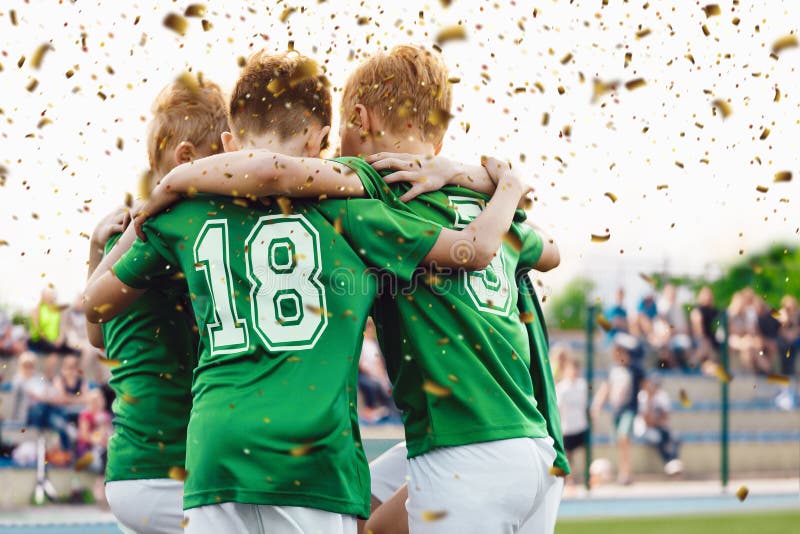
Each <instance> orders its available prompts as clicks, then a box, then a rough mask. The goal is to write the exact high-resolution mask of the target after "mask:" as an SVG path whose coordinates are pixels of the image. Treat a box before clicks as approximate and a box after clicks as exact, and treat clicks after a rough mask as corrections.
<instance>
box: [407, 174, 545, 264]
mask: <svg viewBox="0 0 800 534" xmlns="http://www.w3.org/2000/svg"><path fill="white" fill-rule="evenodd" d="M486 168H487V169H488V170H489V172H490V173H491V174H492V175H493V176H495V177H496V178H497V179H498V184H497V189H496V191H495V193H494V195H493V196H492V198H491V200H490V201H489V203H488V204H487V205H486V208H485V209H484V210H483V211H482V212H481V214H480V215H479V216H478V217H476V218H475V220H473V221H472V222H471V223H470V224H469V226H467V227H466V228H464V229H463V230H451V229H448V228H445V229H443V230H442V232H441V233H440V234H439V238H438V239H437V240H436V243H435V244H434V245H433V248H431V250H430V252H428V255H427V256H425V258H424V259H423V262H424V263H425V264H429V265H434V266H440V267H451V268H463V269H468V270H480V269H485V268H486V266H487V265H489V263H490V262H491V261H492V258H494V255H495V254H496V253H497V250H498V249H499V248H500V246H501V245H502V244H503V239H504V237H505V235H506V234H507V233H508V229H509V228H510V227H511V223H512V221H513V220H514V212H515V211H516V207H517V204H518V203H519V201H520V198H522V197H524V196H525V194H526V193H527V192H528V190H529V189H528V187H527V186H525V185H523V183H522V181H521V179H520V177H519V176H518V175H517V174H516V173H514V172H512V171H511V168H510V167H509V166H508V164H506V163H503V162H501V161H499V160H496V159H493V158H488V159H487V160H486Z"/></svg>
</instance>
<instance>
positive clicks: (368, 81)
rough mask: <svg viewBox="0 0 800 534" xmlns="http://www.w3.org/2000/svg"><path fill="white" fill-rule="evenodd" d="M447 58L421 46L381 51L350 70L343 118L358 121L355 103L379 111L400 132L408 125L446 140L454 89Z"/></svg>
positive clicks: (431, 137)
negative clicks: (445, 61)
mask: <svg viewBox="0 0 800 534" xmlns="http://www.w3.org/2000/svg"><path fill="white" fill-rule="evenodd" d="M447 76H448V75H447V65H445V63H444V60H443V59H442V56H441V55H440V54H439V53H434V52H431V51H429V50H426V49H424V48H422V47H421V46H416V45H398V46H395V47H394V48H392V50H391V51H390V52H389V53H388V54H387V53H385V52H378V53H376V54H374V55H372V56H370V57H369V58H367V59H366V60H365V61H363V62H362V63H361V64H360V65H359V66H358V67H356V70H355V71H353V73H352V74H350V77H349V78H348V79H347V83H345V86H344V92H343V94H342V120H346V121H348V122H350V123H353V122H354V121H355V120H356V117H355V107H356V104H362V105H363V106H365V107H367V108H368V109H370V110H373V111H376V112H377V113H378V114H379V115H380V117H381V118H382V119H383V120H384V122H385V123H386V127H387V128H388V129H390V130H391V131H392V133H395V134H405V133H407V132H408V131H409V128H417V129H418V130H420V131H421V133H422V135H423V139H424V140H425V141H428V142H432V143H434V144H439V143H441V141H442V139H443V138H444V134H445V132H446V131H447V123H448V121H449V119H450V106H451V103H452V91H451V87H450V84H449V83H448V81H447Z"/></svg>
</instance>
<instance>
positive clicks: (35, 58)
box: [31, 44, 53, 69]
mask: <svg viewBox="0 0 800 534" xmlns="http://www.w3.org/2000/svg"><path fill="white" fill-rule="evenodd" d="M50 50H53V47H52V46H51V45H50V44H42V45H39V47H38V48H37V49H36V51H35V52H34V53H33V55H32V56H31V67H33V68H34V69H39V68H40V67H41V66H42V60H44V55H45V54H46V53H47V52H48V51H50Z"/></svg>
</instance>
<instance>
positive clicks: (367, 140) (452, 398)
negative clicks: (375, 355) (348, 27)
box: [145, 47, 568, 531]
mask: <svg viewBox="0 0 800 534" xmlns="http://www.w3.org/2000/svg"><path fill="white" fill-rule="evenodd" d="M387 80H388V81H387ZM446 80H447V72H446V69H445V68H444V66H443V64H442V63H441V62H440V61H439V60H438V58H437V57H436V56H433V55H431V54H429V53H426V52H424V51H421V50H420V49H419V48H416V47H396V48H395V49H394V50H392V52H391V53H390V54H388V55H386V54H384V55H378V56H376V57H375V59H373V60H371V61H370V62H368V63H367V64H365V65H362V66H361V67H359V69H358V70H357V71H356V73H355V74H353V76H351V79H350V81H349V82H348V86H347V90H346V91H345V95H344V103H343V109H344V116H345V118H346V119H348V120H347V121H346V122H344V124H343V128H342V130H341V132H340V133H341V134H342V152H343V153H344V154H353V155H355V154H361V153H367V154H368V153H371V152H377V151H382V150H383V151H385V150H395V151H398V150H399V151H407V152H414V153H416V154H420V155H422V156H418V155H415V156H412V157H411V158H410V159H409V158H405V156H402V155H392V154H388V155H383V156H381V155H379V156H378V160H380V162H381V163H382V164H383V165H381V163H377V164H376V165H377V166H378V167H382V168H389V167H395V168H401V169H404V170H403V171H402V172H399V173H396V174H395V175H393V176H391V177H389V178H387V182H392V183H394V182H396V181H399V180H408V181H411V182H412V183H413V184H414V185H412V186H411V188H410V189H408V188H404V189H402V190H399V189H397V188H396V186H393V188H392V189H389V188H387V187H386V186H385V184H384V183H383V182H382V181H381V180H380V177H378V176H377V174H375V172H374V171H373V169H371V168H370V167H369V166H368V165H367V164H366V163H365V162H364V161H363V160H359V159H357V158H342V159H340V160H339V162H340V164H339V166H336V165H330V164H327V163H319V162H311V161H306V162H305V163H304V164H305V168H306V169H307V171H306V172H307V174H308V176H309V182H308V184H307V186H308V187H314V185H313V184H315V183H322V182H323V181H324V180H328V179H333V178H334V177H335V174H336V173H338V174H340V175H341V174H345V171H346V169H343V168H342V167H341V165H342V164H344V165H348V166H352V167H353V169H354V170H356V171H357V172H358V173H359V175H360V176H361V178H362V180H364V184H365V186H366V184H367V183H372V184H373V187H372V188H371V189H370V191H368V194H370V195H371V196H377V197H380V198H383V199H384V200H385V201H386V202H387V203H390V204H392V205H395V206H396V207H399V206H397V197H396V196H395V193H396V194H397V195H400V194H401V193H402V197H401V199H402V200H408V199H410V198H412V197H413V196H415V195H418V194H420V193H421V192H424V191H428V190H431V189H436V188H437V186H436V185H435V184H437V183H438V184H441V183H443V182H441V176H440V174H441V173H437V172H432V169H430V165H426V166H425V169H424V170H423V169H420V166H421V164H420V163H419V160H424V159H426V158H429V157H431V156H432V155H433V154H434V153H436V152H438V150H439V148H440V146H441V142H442V139H443V135H444V128H443V127H442V125H441V121H433V120H430V117H436V116H441V115H446V114H447V113H448V112H449V107H450V91H449V87H448V86H447V84H446ZM362 102H364V103H362ZM404 158H405V159H404ZM415 160H417V161H415ZM438 163H439V167H442V166H443V165H442V163H447V164H448V166H447V169H448V172H446V173H444V174H446V175H448V176H451V175H452V174H454V173H455V175H456V176H457V177H458V178H459V179H460V180H461V182H462V183H464V184H465V185H468V186H469V187H470V188H471V189H475V190H477V191H481V190H486V191H491V190H492V189H493V188H494V182H493V181H491V180H489V177H488V176H487V175H486V171H485V170H483V169H480V168H479V169H478V170H477V171H476V170H475V169H474V168H469V167H465V166H463V165H459V166H455V167H451V166H449V162H442V161H438ZM389 164H391V165H389ZM296 165H298V164H297V162H292V161H289V160H286V159H285V158H281V157H280V156H274V155H270V154H268V153H259V152H257V151H249V152H248V153H247V154H246V155H245V154H225V155H221V156H219V157H215V158H208V159H206V160H203V161H200V162H196V163H195V164H193V165H192V166H183V167H181V168H178V169H176V170H175V171H174V172H173V173H172V174H171V175H170V176H168V177H167V178H166V179H165V181H164V182H163V183H162V184H161V185H160V186H159V190H158V194H157V195H154V201H153V203H152V204H151V205H150V206H147V207H145V209H146V210H147V209H150V210H152V211H154V212H155V211H158V210H159V209H162V208H163V207H164V206H166V205H169V203H171V202H173V201H174V199H175V198H176V197H177V196H178V195H179V194H180V193H181V192H187V191H192V190H195V189H197V190H200V191H204V192H214V193H217V194H234V195H235V194H238V195H244V196H249V195H258V194H261V192H263V188H264V187H265V184H270V183H271V182H272V181H275V180H281V176H282V174H283V169H285V168H290V167H291V166H296ZM298 168H302V167H298ZM406 169H411V170H406ZM493 170H496V171H497V172H498V173H502V172H508V169H507V168H506V169H503V168H498V167H497V165H496V164H495V165H494V167H493ZM213 176H225V177H226V178H225V179H215V178H213ZM286 193H287V194H296V193H297V192H296V191H292V190H290V189H286ZM447 193H448V194H447V195H445V194H442V193H439V194H432V195H430V196H423V197H421V198H420V199H419V200H418V201H416V202H411V203H409V204H408V206H407V208H406V209H410V210H411V211H413V212H414V213H417V214H420V215H422V216H423V217H425V218H426V219H429V220H432V221H435V222H436V223H437V224H443V225H451V226H453V227H456V228H458V227H461V226H464V225H467V224H468V223H469V221H471V220H472V219H473V218H474V217H475V216H476V215H477V214H478V213H480V211H481V208H482V205H483V204H484V203H485V197H481V196H480V195H476V194H475V193H473V192H471V191H466V190H464V189H455V190H449V191H447ZM351 194H356V192H355V191H352V190H351ZM498 248H499V247H494V248H493V249H492V256H493V257H492V259H491V261H492V265H491V266H490V267H489V268H488V269H486V270H485V271H482V272H481V273H474V274H466V273H460V274H455V275H451V276H444V275H443V274H441V273H440V274H439V275H437V276H434V277H429V278H428V279H427V280H426V281H427V282H429V286H428V287H426V286H425V285H424V284H422V285H420V286H419V287H418V289H417V291H415V292H413V294H412V295H410V296H409V295H406V296H402V297H398V298H397V299H394V300H386V299H384V302H383V303H382V305H381V306H379V307H378V308H377V312H376V318H378V319H379V325H381V324H382V325H383V326H384V329H383V333H382V335H381V337H382V339H381V341H382V344H383V345H384V349H385V354H387V356H388V358H389V360H390V361H389V362H388V364H389V370H390V373H391V374H392V378H393V381H394V385H395V398H396V400H397V402H398V404H399V405H400V406H401V408H403V409H404V411H405V414H404V416H405V417H404V422H405V424H406V435H407V437H408V438H409V442H410V456H412V457H414V456H421V455H423V454H425V453H428V452H430V451H433V450H437V449H450V450H449V451H446V452H453V453H455V454H458V453H459V452H460V451H459V450H456V447H458V446H465V445H471V444H482V443H488V444H490V445H488V446H487V447H482V448H480V449H481V450H479V451H478V452H479V453H480V454H490V455H491V454H492V453H491V450H490V449H491V448H492V447H495V448H499V447H507V446H509V445H510V446H511V450H512V452H515V453H516V454H517V455H522V456H526V455H529V453H530V452H531V449H532V448H534V449H535V451H534V452H536V456H537V457H538V458H539V459H540V460H541V459H542V458H545V460H544V463H543V464H542V462H539V463H538V464H536V465H534V463H532V462H530V461H528V460H526V459H524V458H523V459H519V458H513V459H512V461H506V462H505V463H503V465H499V466H498V468H505V469H506V470H510V471H512V472H513V474H515V475H525V476H528V479H530V480H529V482H530V484H528V486H529V487H530V488H531V489H532V491H533V493H532V494H522V493H520V494H519V497H520V499H521V500H520V502H521V503H522V504H519V503H518V504H519V505H518V507H517V509H514V508H511V507H505V508H507V510H506V511H508V512H509V513H510V514H511V515H510V516H509V515H504V513H502V512H503V510H502V509H504V507H503V506H501V507H500V508H501V510H499V511H497V513H492V514H487V513H485V512H486V510H487V509H488V507H486V508H482V507H476V506H472V505H471V504H470V499H474V498H475V496H474V495H473V496H470V495H469V494H470V493H472V492H473V491H474V488H475V487H476V485H481V484H476V482H475V481H474V480H473V481H472V482H471V483H467V482H464V483H460V484H459V486H458V487H456V488H448V489H447V491H442V492H439V491H438V490H437V491H431V492H427V493H428V495H423V496H422V499H419V498H418V499H417V500H416V501H417V502H420V500H421V502H422V504H417V505H416V506H417V507H418V508H419V509H418V510H417V515H416V517H415V518H412V522H413V521H414V520H416V521H417V522H418V523H419V525H420V526H418V528H423V527H424V526H425V525H424V522H422V523H420V521H421V519H420V518H421V516H422V514H421V511H424V510H430V509H432V507H433V506H434V505H437V504H438V503H437V501H436V500H435V499H431V498H430V495H431V494H433V493H439V494H443V495H450V496H451V499H450V501H452V502H450V501H448V508H449V509H450V513H449V514H448V517H450V519H448V520H447V521H439V522H436V525H435V528H436V529H452V530H458V529H462V528H466V527H464V525H472V526H471V527H469V528H484V527H485V530H486V529H488V530H486V531H489V530H491V529H494V528H500V529H502V528H505V527H504V526H503V525H506V524H507V523H509V522H510V523H514V522H516V523H515V524H517V525H518V526H519V525H522V524H526V525H527V529H528V530H531V529H534V530H536V529H539V530H538V531H543V528H544V527H542V526H541V525H544V524H547V525H548V527H547V528H549V530H551V531H552V525H553V524H554V519H555V511H556V510H557V505H558V500H559V499H560V492H559V491H558V489H559V488H560V480H559V479H557V478H556V477H554V476H552V475H551V474H550V472H549V471H550V467H551V466H555V467H556V468H557V469H561V470H567V469H568V466H567V464H566V463H565V461H564V458H563V454H561V452H562V450H561V446H560V443H561V432H560V425H559V422H558V415H557V412H556V411H555V410H553V409H552V407H553V406H554V402H555V398H554V395H553V387H552V378H551V377H550V379H549V380H548V378H547V377H548V376H549V372H550V371H549V365H548V364H547V361H546V340H545V339H544V332H543V330H542V329H541V328H538V329H531V327H530V323H529V321H530V320H531V319H532V318H533V314H534V309H535V304H534V302H533V299H535V295H531V294H529V293H530V292H529V291H527V290H526V291H525V292H522V293H520V294H518V293H519V291H518V288H517V283H520V284H521V285H524V286H525V287H528V288H530V284H527V283H525V281H526V278H525V274H524V273H525V272H526V270H527V269H530V268H531V267H534V268H538V269H539V270H547V269H549V268H552V267H553V266H555V265H557V263H558V254H557V249H555V247H554V246H553V245H552V241H548V242H544V241H542V240H540V239H539V238H538V237H537V234H536V232H535V231H532V230H531V229H530V228H527V227H524V226H516V225H515V228H514V229H512V234H511V236H510V238H509V240H508V243H506V244H505V245H504V246H503V248H502V249H501V250H500V251H498ZM454 252H456V253H463V259H464V260H465V262H468V261H470V259H471V258H472V257H473V256H474V253H475V251H474V250H472V249H470V248H469V247H464V248H463V249H458V250H454ZM494 252H499V253H498V254H497V256H495V255H494ZM430 282H433V283H430ZM518 307H519V308H520V310H521V312H522V314H523V315H520V311H518V310H517V308H518ZM523 316H524V318H525V320H524V321H522V320H520V318H521V317H523ZM448 318H451V320H452V323H450V324H448V321H447V319H448ZM381 319H382V320H381ZM398 327H399V328H398ZM534 342H535V343H534ZM443 355H446V356H447V357H446V358H444V357H443ZM509 357H510V359H511V362H508V361H506V360H507V359H508V358H509ZM532 357H533V358H535V360H534V361H533V362H531V358H532ZM454 371H457V372H454ZM534 386H535V387H534ZM548 435H549V436H551V438H552V440H551V439H545V440H539V441H535V442H532V441H531V440H530V439H529V438H537V437H538V438H544V437H545V436H548ZM515 439H518V441H517V442H516V443H511V444H508V443H500V442H505V441H510V440H515ZM553 442H554V444H555V448H556V451H553V446H552V445H551V443H553ZM483 449H489V450H483ZM556 452H559V455H558V457H557V458H551V456H556ZM495 456H496V455H495ZM456 463H458V462H456ZM518 465H520V466H522V467H523V468H524V467H530V468H535V469H539V470H538V471H536V472H532V471H531V470H527V471H525V470H524V469H516V466H518ZM542 465H544V467H543V468H542ZM473 467H474V466H473ZM429 469H431V470H433V471H436V470H437V469H436V466H429ZM483 486H486V485H485V484H483ZM508 488H509V487H508V486H506V491H510V490H509V489H508ZM484 489H485V488H484ZM491 493H492V494H491V495H489V496H488V497H487V498H486V499H483V502H486V503H487V504H489V505H490V504H491V502H492V500H494V501H495V502H499V501H503V499H504V497H503V495H505V494H503V493H502V492H495V491H492V492H491ZM478 495H480V493H478ZM544 496H547V498H546V499H545V497H544ZM426 497H427V499H426ZM545 501H546V504H542V503H543V502H545ZM413 503H414V499H411V501H410V502H409V504H413ZM456 503H457V504H456ZM543 509H547V513H542V511H543ZM492 510H494V509H492ZM473 511H474V513H477V514H479V515H481V517H479V518H475V517H472V516H471V515H470V512H473ZM515 514H516V515H515ZM543 516H547V517H548V519H543ZM485 521H490V522H491V523H488V524H487V523H484V522H485Z"/></svg>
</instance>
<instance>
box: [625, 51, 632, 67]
mask: <svg viewBox="0 0 800 534" xmlns="http://www.w3.org/2000/svg"><path fill="white" fill-rule="evenodd" d="M632 59H633V54H631V53H630V52H625V68H628V65H630V64H631V60H632Z"/></svg>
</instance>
